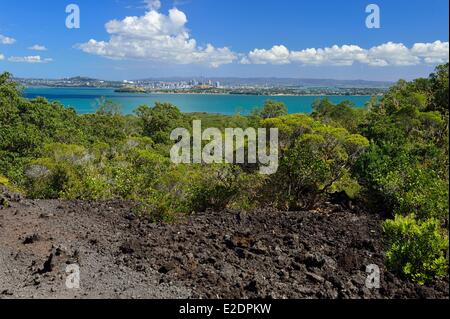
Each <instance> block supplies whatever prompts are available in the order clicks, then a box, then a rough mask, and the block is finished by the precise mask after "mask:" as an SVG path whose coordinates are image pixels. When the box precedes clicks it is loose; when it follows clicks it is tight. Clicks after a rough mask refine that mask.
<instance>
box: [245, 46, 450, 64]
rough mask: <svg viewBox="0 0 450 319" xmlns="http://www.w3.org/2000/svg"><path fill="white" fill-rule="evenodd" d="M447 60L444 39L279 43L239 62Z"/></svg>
mask: <svg viewBox="0 0 450 319" xmlns="http://www.w3.org/2000/svg"><path fill="white" fill-rule="evenodd" d="M448 61H449V44H448V42H441V41H436V42H433V43H416V44H414V45H413V46H412V47H411V48H408V47H406V46H405V45H404V44H402V43H394V42H387V43H384V44H381V45H378V46H375V47H372V48H368V49H364V48H361V47H360V46H358V45H342V46H338V45H333V46H331V47H325V48H308V49H304V50H301V51H290V50H289V49H288V48H286V47H285V46H283V45H277V46H274V47H272V48H271V49H269V50H266V49H255V50H253V51H251V52H249V53H248V54H247V55H246V56H244V57H243V58H242V59H241V63H242V64H289V63H298V64H301V65H317V66H320V65H332V66H351V65H353V64H355V63H361V64H366V65H370V66H410V65H420V64H438V63H445V62H448Z"/></svg>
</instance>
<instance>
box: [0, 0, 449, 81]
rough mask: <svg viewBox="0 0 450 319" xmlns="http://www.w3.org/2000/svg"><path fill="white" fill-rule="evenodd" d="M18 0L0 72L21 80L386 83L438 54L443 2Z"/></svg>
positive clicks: (1, 43) (6, 10)
mask: <svg viewBox="0 0 450 319" xmlns="http://www.w3.org/2000/svg"><path fill="white" fill-rule="evenodd" d="M20 3H21V5H20V6H18V5H17V1H8V0H5V1H1V2H0V72H1V71H9V72H11V73H13V75H14V76H16V77H23V78H53V79H55V78H68V77H73V76H86V77H92V78H96V79H104V80H119V81H120V80H125V79H128V80H138V79H147V78H168V77H183V78H201V77H206V78H227V77H228V78H230V77H231V78H232V77H239V78H255V77H256V78H262V77H264V78H271V77H276V78H300V79H305V78H308V79H314V78H315V79H335V80H369V81H396V80H398V79H400V78H405V79H412V78H416V77H422V76H427V75H428V74H429V73H430V72H432V71H433V69H434V67H435V66H436V65H437V64H441V63H445V62H448V60H449V58H448V56H449V52H448V50H449V44H448V23H449V18H448V9H449V7H448V6H449V3H448V1H447V0H431V1H430V0H428V1H425V0H412V1H411V0H409V1H406V0H398V1H389V0H380V1H377V0H375V1H363V0H349V1H327V0H318V1H291V0H279V1H276V2H275V1H256V0H249V1H238V0H228V1H210V0H190V1H179V0H175V1H165V0H161V1H159V0H114V1H113V0H99V1H89V0H79V1H75V0H74V1H72V2H69V1H67V2H66V1H58V2H57V4H55V2H54V1H52V0H42V1H39V2H38V1H32V0H21V1H20ZM70 3H73V4H75V5H76V7H77V8H79V9H80V26H79V28H73V29H69V28H68V27H67V23H66V19H67V17H68V16H70V15H71V14H73V13H74V12H73V11H70V10H69V11H68V12H66V8H67V6H68V5H69V4H70ZM370 3H374V4H376V5H377V7H378V8H379V9H380V28H379V29H377V28H374V29H369V28H368V27H367V25H366V19H367V17H368V16H369V15H370V14H371V12H366V7H367V6H368V5H369V4H370Z"/></svg>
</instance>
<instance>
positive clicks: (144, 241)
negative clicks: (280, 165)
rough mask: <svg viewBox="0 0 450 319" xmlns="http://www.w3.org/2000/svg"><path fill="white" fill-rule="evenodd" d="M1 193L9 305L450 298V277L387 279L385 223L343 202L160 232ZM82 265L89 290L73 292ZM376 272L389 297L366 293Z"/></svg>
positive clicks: (110, 206)
mask: <svg viewBox="0 0 450 319" xmlns="http://www.w3.org/2000/svg"><path fill="white" fill-rule="evenodd" d="M0 195H1V192H0ZM2 196H3V197H4V198H7V199H8V201H9V207H7V208H0V299H1V298H5V299H7V298H46V299H47V298H171V299H173V298H327V299H335V298H448V297H449V283H448V278H446V279H445V280H443V281H439V282H437V283H435V284H434V285H432V286H422V287H421V286H418V285H415V284H413V283H411V282H408V281H407V280H404V279H401V278H399V277H398V276H396V275H394V274H392V273H390V272H388V271H387V270H386V269H385V268H384V266H383V246H382V241H381V238H382V234H381V228H380V224H381V219H380V218H379V217H377V216H374V215H369V214H366V213H363V212H358V211H357V210H348V209H343V208H342V207H340V206H339V205H332V204H328V205H326V207H325V208H323V209H320V210H317V211H309V212H277V211H270V210H265V211H255V212H252V213H243V212H237V211H223V212H208V213H203V214H198V215H194V216H191V217H188V218H186V219H185V220H181V221H180V222H178V223H176V224H154V223H151V222H150V221H149V220H147V219H145V218H138V217H136V216H135V215H134V214H133V205H132V203H128V202H123V201H108V202H82V201H58V200H28V199H22V198H20V196H17V195H14V194H11V193H8V192H3V195H2ZM74 263H75V264H78V265H79V267H80V272H81V274H80V279H81V287H80V289H72V290H71V289H67V287H66V285H65V283H66V276H67V274H66V272H65V270H66V266H67V265H68V264H74ZM370 264H376V265H378V266H380V268H381V274H382V277H381V288H380V289H367V288H366V287H365V281H366V278H367V274H366V266H367V265H370Z"/></svg>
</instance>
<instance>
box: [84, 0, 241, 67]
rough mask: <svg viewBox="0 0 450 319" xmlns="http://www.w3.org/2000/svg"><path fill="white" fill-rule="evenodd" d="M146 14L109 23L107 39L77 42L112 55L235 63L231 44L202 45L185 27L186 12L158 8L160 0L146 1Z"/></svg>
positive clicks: (86, 49) (96, 52)
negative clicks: (160, 10)
mask: <svg viewBox="0 0 450 319" xmlns="http://www.w3.org/2000/svg"><path fill="white" fill-rule="evenodd" d="M147 2H148V4H150V5H151V6H150V10H149V11H147V12H146V13H145V15H143V16H132V17H126V18H125V19H123V20H112V21H109V22H108V23H106V25H105V27H106V31H107V32H108V33H109V34H110V39H109V40H108V41H98V40H95V39H91V40H89V41H88V42H86V43H82V44H79V45H78V48H79V49H81V50H83V51H84V52H86V53H90V54H94V55H99V56H103V57H107V58H111V59H140V60H148V61H152V62H163V63H175V64H206V65H210V66H212V67H218V66H220V65H222V64H229V63H232V62H233V61H234V60H236V59H237V55H236V54H235V53H234V52H232V51H231V50H230V49H229V48H228V47H223V48H216V47H214V46H213V45H212V44H207V45H206V46H205V47H201V46H199V45H198V44H197V41H196V40H195V39H193V38H192V37H191V36H190V34H189V31H188V29H187V28H186V23H187V21H188V20H187V17H186V15H185V14H184V12H182V11H180V10H178V9H176V8H173V9H171V10H169V13H168V15H165V14H162V13H160V12H158V11H157V8H158V6H159V5H160V3H159V1H147Z"/></svg>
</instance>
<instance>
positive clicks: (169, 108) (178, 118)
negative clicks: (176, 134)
mask: <svg viewBox="0 0 450 319" xmlns="http://www.w3.org/2000/svg"><path fill="white" fill-rule="evenodd" d="M135 113H136V115H137V116H138V117H139V119H140V121H141V125H142V127H143V134H144V135H145V136H149V137H151V138H152V139H153V140H154V141H155V142H156V143H169V142H170V133H171V132H172V131H173V130H174V129H175V128H178V127H189V123H188V118H187V117H186V116H185V115H184V114H182V113H181V112H180V110H179V109H178V108H177V107H176V106H173V105H172V104H170V103H158V102H157V103H155V106H154V107H152V108H150V107H148V106H140V107H138V109H137V110H136V111H135Z"/></svg>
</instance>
